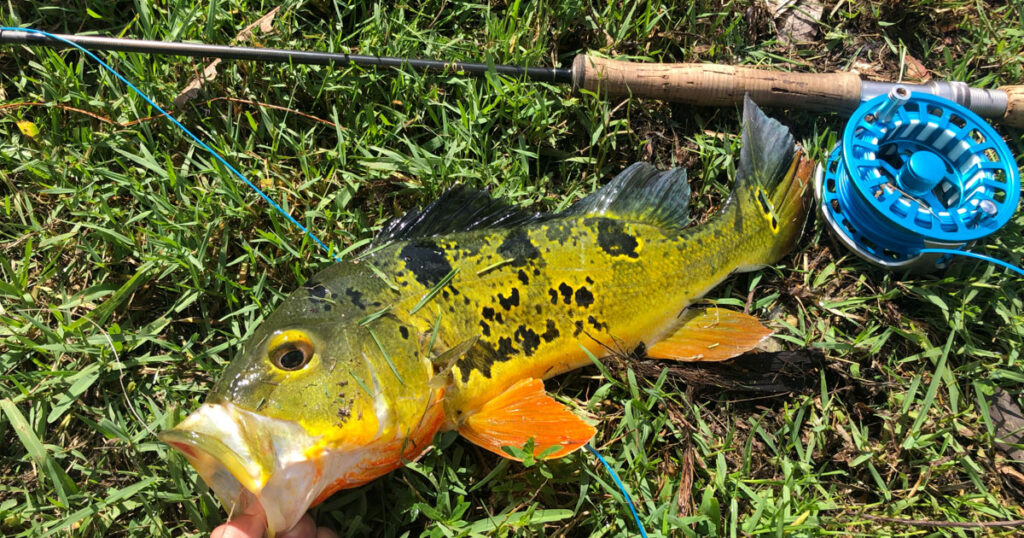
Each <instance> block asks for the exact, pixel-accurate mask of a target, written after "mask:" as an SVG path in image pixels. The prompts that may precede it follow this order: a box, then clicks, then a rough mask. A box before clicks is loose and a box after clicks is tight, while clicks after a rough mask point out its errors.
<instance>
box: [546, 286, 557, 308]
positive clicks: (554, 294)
mask: <svg viewBox="0 0 1024 538" xmlns="http://www.w3.org/2000/svg"><path fill="white" fill-rule="evenodd" d="M548 295H550V296H551V304H558V292H557V291H555V290H554V289H552V288H548Z"/></svg>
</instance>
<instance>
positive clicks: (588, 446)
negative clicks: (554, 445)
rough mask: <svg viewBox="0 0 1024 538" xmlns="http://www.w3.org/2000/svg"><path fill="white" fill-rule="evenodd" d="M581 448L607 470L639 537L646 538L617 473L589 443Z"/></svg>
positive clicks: (642, 525) (642, 526)
mask: <svg viewBox="0 0 1024 538" xmlns="http://www.w3.org/2000/svg"><path fill="white" fill-rule="evenodd" d="M583 446H585V447H587V450H589V451H590V452H591V454H593V455H594V456H596V457H597V459H598V460H599V461H600V462H601V463H602V464H603V465H604V468H605V469H608V474H610V475H612V480H615V485H616V486H619V491H621V492H622V498H624V499H626V504H627V505H629V511H630V512H632V513H633V519H634V520H636V526H637V528H638V529H640V536H643V538H647V531H646V530H644V524H643V523H641V522H640V515H639V514H637V513H636V508H635V507H634V506H633V499H632V498H630V496H629V492H627V491H626V486H624V485H623V484H622V481H621V480H619V475H618V473H616V472H615V469H612V466H611V465H609V464H608V461H607V460H605V459H604V457H603V456H601V453H600V452H598V451H597V449H595V448H594V447H593V446H591V445H590V443H587V444H585V445H583Z"/></svg>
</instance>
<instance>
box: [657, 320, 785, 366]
mask: <svg viewBox="0 0 1024 538" xmlns="http://www.w3.org/2000/svg"><path fill="white" fill-rule="evenodd" d="M771 334H772V330H771V329H769V328H767V327H765V326H764V325H762V324H761V321H760V320H758V319H757V318H755V317H754V316H750V315H747V314H744V313H742V312H736V311H735V310H727V309H725V308H706V309H693V310H689V311H687V312H686V313H685V314H684V315H683V320H682V324H681V325H680V326H679V327H678V328H677V329H676V330H675V332H674V333H672V334H670V335H669V336H667V337H666V338H665V339H664V340H662V341H660V342H657V343H655V344H654V345H652V346H651V347H649V348H648V349H647V356H648V357H651V358H654V359H672V360H677V361H684V362H700V361H724V360H726V359H731V358H733V357H735V356H737V355H742V354H743V353H746V352H748V351H750V350H752V349H754V347H755V346H757V345H758V344H760V343H761V341H762V340H764V339H765V338H768V337H769V336H771Z"/></svg>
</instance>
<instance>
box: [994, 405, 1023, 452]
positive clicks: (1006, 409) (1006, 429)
mask: <svg viewBox="0 0 1024 538" xmlns="http://www.w3.org/2000/svg"><path fill="white" fill-rule="evenodd" d="M988 414H989V417H991V418H992V426H993V427H994V429H995V432H994V433H995V434H996V449H997V450H999V451H1000V452H1002V453H1003V454H1006V457H1007V458H1009V459H1011V460H1016V461H1017V462H1024V449H1022V448H1020V445H1024V412H1022V411H1021V409H1020V406H1019V405H1017V402H1016V401H1015V400H1014V398H1013V396H1012V395H1010V393H1009V392H1006V391H1005V390H1003V389H996V391H995V393H994V394H993V395H992V399H991V401H990V403H989V407H988ZM1015 445H1016V446H1015Z"/></svg>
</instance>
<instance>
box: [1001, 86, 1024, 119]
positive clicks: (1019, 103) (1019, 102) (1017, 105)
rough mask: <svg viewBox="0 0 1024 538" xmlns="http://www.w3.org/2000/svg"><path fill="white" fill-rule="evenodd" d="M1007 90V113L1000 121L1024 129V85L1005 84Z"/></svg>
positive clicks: (1005, 90)
mask: <svg viewBox="0 0 1024 538" xmlns="http://www.w3.org/2000/svg"><path fill="white" fill-rule="evenodd" d="M999 89H1000V90H1003V91H1004V92H1006V114H1005V115H1004V116H1003V119H1002V120H1000V123H1002V124H1003V125H1009V126H1010V127H1017V128H1018V129H1024V86H1003V87H1001V88H999Z"/></svg>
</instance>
